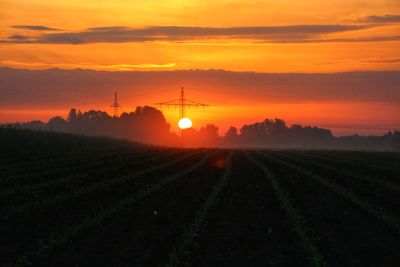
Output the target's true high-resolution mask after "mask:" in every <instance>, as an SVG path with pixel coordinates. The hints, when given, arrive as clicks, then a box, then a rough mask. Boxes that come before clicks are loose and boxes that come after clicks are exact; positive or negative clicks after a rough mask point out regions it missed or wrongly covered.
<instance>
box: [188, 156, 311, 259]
mask: <svg viewBox="0 0 400 267" xmlns="http://www.w3.org/2000/svg"><path fill="white" fill-rule="evenodd" d="M309 263H310V261H309V260H308V259H307V256H306V253H304V249H303V244H302V243H301V242H300V240H299V239H298V237H297V236H296V233H295V232H294V230H293V226H292V224H291V223H290V221H289V219H288V217H287V216H286V213H285V210H284V209H283V208H282V205H281V204H280V202H279V200H278V199H277V195H276V192H275V191H274V188H273V187H272V184H271V182H270V181H269V180H267V179H265V177H264V173H263V171H262V170H261V169H259V168H257V167H256V166H255V165H254V164H253V163H252V162H250V161H249V160H248V159H247V158H246V156H245V154H244V153H243V152H238V153H235V155H234V156H233V157H232V174H231V177H230V178H229V183H227V185H226V188H225V189H224V190H223V191H222V192H220V196H219V197H218V202H217V203H216V205H215V207H213V208H212V209H211V210H210V211H209V215H208V216H207V218H206V219H205V222H204V223H203V224H202V225H201V231H200V232H199V234H198V236H197V237H196V238H195V240H194V243H193V245H192V249H190V250H189V253H188V255H187V257H186V259H185V260H184V261H183V263H182V265H181V266H204V267H206V266H233V267H234V266H293V265H298V266H307V265H308V264H309Z"/></svg>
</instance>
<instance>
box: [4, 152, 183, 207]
mask: <svg viewBox="0 0 400 267" xmlns="http://www.w3.org/2000/svg"><path fill="white" fill-rule="evenodd" d="M176 154H177V152H175V151H171V152H169V153H154V154H153V153H152V154H150V155H148V156H147V157H146V158H143V159H139V160H137V161H135V162H134V163H133V164H131V167H132V166H135V165H138V164H142V163H144V162H150V161H154V160H157V159H159V158H161V157H163V156H165V157H170V156H173V155H176ZM136 158H137V156H130V157H127V158H119V159H118V160H116V161H115V162H113V163H112V165H111V166H109V167H106V168H104V169H99V170H96V175H107V174H112V173H114V171H115V170H117V169H121V168H122V167H124V166H125V164H126V163H127V162H129V161H130V160H134V159H136ZM91 176H92V173H91V172H84V173H73V174H71V175H68V176H65V177H61V178H55V179H47V180H46V181H43V182H41V183H36V184H26V185H19V186H15V187H11V188H8V189H6V190H3V191H0V201H1V200H2V199H6V198H10V197H12V196H13V195H15V194H21V193H30V192H35V191H42V190H44V189H46V188H49V187H52V186H61V185H65V184H67V183H69V182H71V181H77V180H79V181H83V180H89V179H90V178H91Z"/></svg>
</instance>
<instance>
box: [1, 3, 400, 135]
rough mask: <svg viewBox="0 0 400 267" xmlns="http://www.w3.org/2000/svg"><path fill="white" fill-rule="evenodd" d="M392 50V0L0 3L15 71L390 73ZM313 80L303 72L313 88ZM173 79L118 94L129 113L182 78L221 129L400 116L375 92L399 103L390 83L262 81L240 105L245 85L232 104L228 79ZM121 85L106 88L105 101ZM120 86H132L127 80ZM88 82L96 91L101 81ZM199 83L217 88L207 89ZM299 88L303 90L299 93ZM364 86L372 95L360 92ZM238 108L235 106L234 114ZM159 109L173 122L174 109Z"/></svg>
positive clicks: (15, 114) (367, 126)
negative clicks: (343, 86) (274, 120)
mask: <svg viewBox="0 0 400 267" xmlns="http://www.w3.org/2000/svg"><path fill="white" fill-rule="evenodd" d="M398 51H400V1H398V0H363V1H361V0H357V1H355V0H353V1H352V0H326V1H316V0H310V1H295V0H282V1H250V0H246V1H244V0H240V1H226V0H221V1H208V0H201V1H193V0H185V1H177V0H175V1H162V0H158V1H134V0H119V1H117V0H115V1H100V0H95V1H92V0H86V1H76V0H58V1H50V0H41V1H38V0H0V67H10V68H15V69H31V70H45V69H52V68H60V69H68V70H73V69H77V68H79V69H90V70H98V71H108V72H110V73H115V72H127V71H132V72H133V73H134V72H137V71H152V72H159V71H175V70H225V71H231V72H235V73H238V75H240V73H247V72H255V73H303V74H314V73H341V72H353V71H363V72H365V71H379V72H382V73H390V72H391V71H399V70H400V53H399V52H398ZM396 75H398V74H396ZM1 79H2V78H1V77H0V82H1ZM221 79H222V78H221ZM337 79H339V78H337ZM222 80H224V79H222ZM224 81H225V80H224ZM379 81H380V80H379ZM208 82H209V81H208ZM244 82H246V80H244ZM289 82H290V81H289ZM365 82H366V83H365V84H363V83H362V82H360V83H358V84H357V86H358V87H359V88H354V89H353V88H349V89H348V90H355V91H357V92H359V90H360V88H362V87H364V86H368V84H367V81H365ZM312 83H313V80H312V79H310V81H309V83H308V84H309V85H311V84H312ZM3 84H4V83H3ZM176 84H177V86H176V88H172V86H171V85H168V86H166V85H165V84H162V83H161V82H160V85H159V86H160V87H163V86H164V87H165V88H166V89H168V90H171V93H168V94H158V93H157V90H159V88H148V89H147V90H148V93H149V94H148V96H147V97H141V98H140V101H142V103H139V102H138V101H139V100H138V99H137V98H135V99H127V98H125V99H124V100H125V103H126V104H125V108H126V109H127V110H129V109H130V110H134V106H135V105H140V104H147V103H153V101H154V100H156V99H157V98H160V101H162V100H169V99H168V98H171V97H172V98H175V95H177V94H178V93H179V87H180V86H185V87H186V88H187V90H188V93H190V92H191V93H192V95H193V96H194V97H196V98H200V99H194V100H199V101H200V100H201V101H202V102H206V103H212V104H214V106H213V107H210V108H209V109H207V110H206V111H205V112H200V111H193V113H192V114H191V115H192V116H193V117H195V118H196V121H194V125H195V126H196V125H197V126H203V125H204V124H206V123H214V124H216V125H220V128H221V130H224V129H226V128H227V126H228V124H234V125H235V126H239V125H237V124H238V123H239V122H240V123H242V122H248V123H250V122H254V121H256V120H262V119H264V118H265V117H282V118H283V119H286V120H287V121H288V122H291V123H305V124H311V125H316V126H321V127H331V128H333V130H334V133H337V134H351V133H363V134H381V133H383V132H385V131H387V130H389V129H394V128H400V119H396V117H397V118H399V117H400V116H397V115H399V111H398V108H397V107H399V104H400V103H399V102H396V101H391V102H390V103H388V102H387V101H382V99H381V98H392V100H396V98H395V97H398V95H396V94H395V93H393V91H390V90H386V89H385V88H378V87H377V88H376V89H375V90H376V92H380V93H381V94H380V95H376V94H375V91H371V90H367V91H366V92H365V94H364V95H361V94H358V95H353V96H351V98H346V97H342V98H341V99H340V98H339V99H337V94H338V93H337V90H339V91H340V88H334V87H330V90H329V91H328V92H327V93H326V95H325V96H324V97H323V98H321V97H320V96H319V95H318V94H317V93H316V92H317V91H318V90H315V91H314V92H312V93H310V92H308V91H307V90H305V89H304V87H301V88H299V89H296V88H295V87H290V88H292V89H291V90H286V89H285V88H288V87H285V88H279V87H274V88H273V90H275V91H271V90H272V89H271V88H265V86H264V87H263V86H257V88H255V89H254V90H255V91H254V90H253V91H254V92H253V91H252V93H251V94H250V95H251V96H248V97H247V98H246V101H240V97H237V96H238V95H240V93H245V92H246V90H248V89H247V88H246V86H241V89H238V90H236V89H237V88H236V89H235V90H236V91H235V93H236V97H235V96H232V95H231V96H230V98H232V100H231V101H227V99H226V98H227V94H226V90H228V91H229V90H231V89H232V87H233V85H232V84H231V83H228V82H226V83H225V84H218V86H216V85H215V84H213V85H210V86H208V84H207V82H206V81H205V82H203V83H201V82H200V81H196V82H195V83H193V84H192V83H190V81H188V80H185V79H183V80H182V81H177V82H176ZM178 84H180V86H178ZM211 84H212V83H211ZM228 85H229V86H231V87H229V86H228ZM30 86H31V91H25V94H26V95H25V96H26V97H28V98H29V97H30V96H31V98H32V99H35V94H36V93H37V90H38V87H37V86H38V85H37V84H34V83H33V84H30ZM118 86H119V85H118V84H115V87H113V88H109V91H110V92H109V94H110V95H111V97H110V98H111V102H112V95H113V92H114V91H115V90H118ZM120 86H121V87H124V88H128V89H129V87H127V85H125V84H124V85H120ZM382 86H384V85H382ZM67 87H68V85H66V86H64V87H60V88H59V86H58V85H56V84H54V88H55V89H54V90H70V89H71V88H67ZM221 88H223V89H224V90H225V91H224V90H222V89H221ZM9 89H11V90H12V89H13V88H7V90H9ZM128 89H124V90H128ZM0 90H6V89H5V88H4V87H3V88H1V87H0ZM15 90H17V89H15ZM93 90H94V91H91V92H92V96H93V97H95V95H93V92H95V90H96V89H95V88H94V89H93ZM102 90H104V89H102ZM132 90H137V91H138V92H135V91H134V92H128V91H124V93H125V96H129V94H132V95H135V93H136V94H143V92H142V90H145V88H139V87H138V86H136V87H134V88H132ZM201 90H203V91H201ZM204 90H209V91H212V92H214V94H213V95H212V96H210V94H207V93H204V92H206V91H204ZM281 90H283V91H285V92H284V93H285V94H284V96H285V98H282V97H281V98H280V99H279V101H277V99H276V98H275V99H271V97H263V98H262V101H260V97H259V94H263V93H264V94H265V93H266V95H268V96H273V95H281V94H282V93H281ZM299 90H300V95H299ZM302 90H303V91H304V90H305V91H307V92H306V93H304V94H303V95H302V94H301V92H302ZM321 90H322V89H321ZM265 91H267V92H265ZM388 91H390V93H388ZM102 92H103V91H102ZM386 93H387V94H386ZM369 94H372V97H371V98H369V99H368V100H366V97H367V98H368V96H369ZM3 95H4V94H3ZM76 95H77V96H76V99H75V101H74V98H73V97H72V99H71V100H70V101H68V102H67V103H65V104H64V105H59V106H57V107H54V106H53V105H52V103H53V102H54V101H51V99H50V100H46V101H44V100H38V101H39V102H40V103H39V105H37V103H34V102H33V101H32V100H29V101H28V100H26V98H22V99H21V101H20V102H19V103H18V102H15V101H4V102H7V103H8V104H6V105H5V104H2V106H0V121H2V122H5V121H13V120H27V119H35V118H40V119H43V120H46V119H48V118H49V117H50V116H53V115H60V114H56V113H57V112H61V111H65V110H66V109H67V108H66V107H65V106H66V105H80V102H81V101H80V100H81V99H80V95H79V94H78V93H77V94H76ZM122 95H123V94H122ZM293 95H295V98H293ZM358 96H359V97H358ZM4 97H7V95H4ZM164 97H165V99H164ZM272 98H273V97H272ZM304 98H307V99H306V100H304ZM397 99H398V98H397ZM5 100H7V99H5ZM105 101H106V100H103V98H101V97H100V98H99V99H97V100H93V101H87V102H88V103H97V104H93V105H87V106H83V107H82V109H84V108H86V107H87V108H104V107H106V102H105ZM109 102H110V101H109ZM157 102H159V101H157ZM9 103H14V104H12V105H11V104H9ZM237 110H241V112H240V113H239V114H238V112H237ZM365 110H367V111H368V112H365ZM165 113H166V115H167V118H168V119H169V120H171V124H173V125H176V123H175V121H174V120H175V117H174V116H175V113H174V112H173V111H165Z"/></svg>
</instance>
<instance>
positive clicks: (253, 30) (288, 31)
mask: <svg viewBox="0 0 400 267" xmlns="http://www.w3.org/2000/svg"><path fill="white" fill-rule="evenodd" d="M371 27H374V25H368V24H364V25H289V26H253V27H228V28H214V27H186V26H153V27H144V28H131V27H123V26H112V27H98V28H88V29H86V30H83V31H79V32H61V33H43V34H40V35H38V36H23V35H13V36H10V37H9V38H8V39H5V40H0V42H2V43H53V44H89V43H122V42H148V41H175V42H181V41H193V40H215V39H250V40H254V41H259V42H270V43H292V42H293V43H299V42H318V41H321V42H327V41H329V39H326V38H325V39H324V38H323V37H326V36H327V35H329V34H332V33H339V32H346V31H356V30H362V29H367V28H371ZM336 41H339V40H336ZM345 41H347V39H346V40H345Z"/></svg>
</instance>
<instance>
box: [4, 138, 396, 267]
mask: <svg viewBox="0 0 400 267" xmlns="http://www.w3.org/2000/svg"><path fill="white" fill-rule="evenodd" d="M12 136H13V137H12V138H10V137H6V136H4V135H3V136H2V137H3V139H2V140H0V143H2V144H3V146H2V147H0V266H150V267H151V266H203V267H208V266H400V154H398V153H397V154H396V153H386V152H379V153H378V152H375V153H372V152H339V151H271V150H265V151H263V150H259V151H254V150H253V151H250V150H249V151H244V150H218V149H163V148H157V147H150V146H140V145H135V144H131V143H127V142H120V141H113V140H107V139H101V138H97V139H96V138H84V137H73V136H68V135H56V134H44V133H37V134H34V136H29V134H28V136H27V134H26V133H24V132H21V133H19V134H13V135H12ZM6 138H8V139H7V140H6ZM29 140H35V141H34V142H33V143H32V142H31V141H29ZM13 142H15V143H13Z"/></svg>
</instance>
